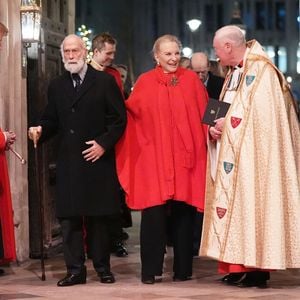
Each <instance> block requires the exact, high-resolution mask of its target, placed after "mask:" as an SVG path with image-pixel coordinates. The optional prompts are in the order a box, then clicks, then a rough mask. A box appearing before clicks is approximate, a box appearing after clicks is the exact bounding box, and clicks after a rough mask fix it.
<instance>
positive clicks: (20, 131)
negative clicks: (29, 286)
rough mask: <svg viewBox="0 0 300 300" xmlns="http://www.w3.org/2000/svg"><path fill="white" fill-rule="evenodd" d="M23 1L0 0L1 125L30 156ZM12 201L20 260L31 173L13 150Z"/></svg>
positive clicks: (17, 147) (25, 241)
mask: <svg viewBox="0 0 300 300" xmlns="http://www.w3.org/2000/svg"><path fill="white" fill-rule="evenodd" d="M20 2H21V1H20V0H10V1H0V21H1V22H2V23H4V24H5V25H6V26H7V27H8V29H9V34H8V36H7V37H6V38H4V39H3V43H2V45H3V47H2V51H1V52H0V126H1V128H3V129H11V130H13V131H15V132H16V134H17V141H16V143H15V145H14V146H13V147H14V149H15V150H17V151H18V152H19V153H21V154H22V155H23V156H24V158H25V159H27V102H26V101H27V100H26V79H23V78H22V75H21V49H22V42H21V25H20ZM6 156H7V160H8V165H9V175H10V185H11V193H12V201H13V208H14V223H15V236H16V246H17V258H18V261H24V260H26V259H27V258H28V255H29V227H28V176H27V165H22V164H21V163H20V161H19V160H18V159H17V158H16V157H15V156H14V155H13V154H12V153H11V152H7V154H6Z"/></svg>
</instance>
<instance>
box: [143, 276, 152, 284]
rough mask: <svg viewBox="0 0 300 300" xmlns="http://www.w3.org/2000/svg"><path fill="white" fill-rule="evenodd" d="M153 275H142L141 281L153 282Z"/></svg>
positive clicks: (145, 282)
mask: <svg viewBox="0 0 300 300" xmlns="http://www.w3.org/2000/svg"><path fill="white" fill-rule="evenodd" d="M154 282H155V276H154V275H143V276H142V283H144V284H154Z"/></svg>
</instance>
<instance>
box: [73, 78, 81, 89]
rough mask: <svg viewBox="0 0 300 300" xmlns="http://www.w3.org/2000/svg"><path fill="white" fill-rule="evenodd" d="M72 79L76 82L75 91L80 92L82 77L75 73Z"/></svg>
mask: <svg viewBox="0 0 300 300" xmlns="http://www.w3.org/2000/svg"><path fill="white" fill-rule="evenodd" d="M72 79H73V80H74V81H75V86H74V88H75V91H76V92H78V91H79V89H80V82H81V79H80V76H79V75H78V74H77V73H73V74H72Z"/></svg>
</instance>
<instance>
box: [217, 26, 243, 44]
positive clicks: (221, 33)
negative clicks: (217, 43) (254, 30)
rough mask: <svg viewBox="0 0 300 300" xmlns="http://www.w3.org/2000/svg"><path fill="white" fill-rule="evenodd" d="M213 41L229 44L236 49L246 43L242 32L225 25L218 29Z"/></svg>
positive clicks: (235, 27) (234, 27)
mask: <svg viewBox="0 0 300 300" xmlns="http://www.w3.org/2000/svg"><path fill="white" fill-rule="evenodd" d="M214 39H219V40H222V41H223V43H226V42H231V43H233V44H234V45H235V46H237V47H238V46H241V45H244V44H245V43H246V40H245V35H244V33H243V31H242V30H241V29H240V28H239V27H237V26H234V25H227V26H224V27H222V28H220V29H218V30H217V31H216V33H215V37H214Z"/></svg>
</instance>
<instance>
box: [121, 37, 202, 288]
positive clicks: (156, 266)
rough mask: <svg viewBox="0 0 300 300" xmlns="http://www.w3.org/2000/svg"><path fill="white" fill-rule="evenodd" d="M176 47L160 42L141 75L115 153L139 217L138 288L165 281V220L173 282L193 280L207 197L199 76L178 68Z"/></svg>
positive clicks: (168, 41)
mask: <svg viewBox="0 0 300 300" xmlns="http://www.w3.org/2000/svg"><path fill="white" fill-rule="evenodd" d="M180 49H181V44H180V42H179V41H178V39H177V38H176V37H175V36H172V35H164V36H162V37H160V38H158V39H157V41H156V42H155V44H154V47H153V54H154V59H155V61H156V63H157V66H156V67H155V68H154V69H153V70H150V71H149V72H146V73H144V74H142V75H141V76H140V78H139V79H138V81H137V82H136V84H135V86H134V89H133V92H132V93H131V95H130V97H129V98H128V100H127V101H126V107H127V112H128V124H127V128H126V131H125V134H124V136H123V138H122V139H121V141H120V143H119V144H118V146H117V170H118V176H119V180H120V183H121V185H122V187H123V189H124V191H125V193H126V200H127V204H128V206H129V207H130V208H131V209H136V210H141V211H142V219H141V236H140V243H141V263H142V272H141V273H142V282H143V283H146V284H152V283H154V282H155V276H161V275H162V268H163V258H164V253H165V246H166V217H167V214H170V215H171V216H170V218H171V229H172V241H173V249H174V264H173V272H174V276H173V279H174V280H175V281H178V280H179V281H182V280H187V279H190V277H191V276H192V261H193V237H192V233H193V220H194V214H195V211H196V210H197V209H198V210H202V211H203V206H204V194H205V171H206V130H207V128H206V127H205V125H202V124H201V119H202V116H203V113H204V110H205V107H206V103H207V93H206V90H205V87H204V86H203V84H202V83H201V82H200V80H199V79H198V77H197V75H196V74H195V73H194V72H192V71H190V70H187V69H183V68H181V67H179V59H180Z"/></svg>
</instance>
